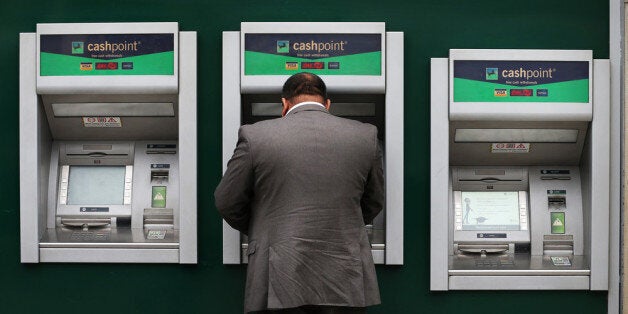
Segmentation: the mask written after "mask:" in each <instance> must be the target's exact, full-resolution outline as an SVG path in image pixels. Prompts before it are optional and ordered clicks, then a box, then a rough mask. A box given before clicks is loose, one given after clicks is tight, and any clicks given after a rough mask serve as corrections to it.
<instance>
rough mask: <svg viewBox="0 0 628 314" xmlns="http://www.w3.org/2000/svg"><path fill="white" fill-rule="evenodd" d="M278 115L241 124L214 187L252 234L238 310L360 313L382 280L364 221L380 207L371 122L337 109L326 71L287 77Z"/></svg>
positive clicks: (230, 219) (231, 215) (232, 220)
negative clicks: (325, 78)
mask: <svg viewBox="0 0 628 314" xmlns="http://www.w3.org/2000/svg"><path fill="white" fill-rule="evenodd" d="M281 101H282V104H283V112H282V115H283V117H282V118H278V119H273V120H266V121H262V122H258V123H255V124H253V125H244V126H242V127H241V128H240V130H239V134H238V143H237V147H236V149H235V151H234V153H233V157H231V160H230V161H229V164H228V167H227V171H226V172H225V174H224V177H223V178H222V181H221V182H220V184H219V185H218V187H217V188H216V192H215V194H214V196H215V199H216V207H217V208H218V211H219V212H220V213H221V215H222V216H223V217H224V219H225V220H226V221H227V223H229V225H231V226H232V227H233V228H235V229H237V230H239V231H241V232H243V233H244V234H247V235H248V236H249V246H248V252H247V254H248V261H249V265H248V271H247V282H246V291H245V301H244V310H245V312H250V311H263V312H262V313H365V312H366V308H365V307H366V306H369V305H374V304H379V303H380V298H379V288H378V286H377V277H376V274H375V267H374V265H373V257H372V255H371V245H370V244H369V240H368V237H367V234H366V230H365V228H364V225H365V223H368V222H370V221H371V220H372V219H373V218H374V217H375V216H376V215H377V214H378V213H379V212H380V210H382V208H383V206H384V175H383V169H382V166H383V165H382V155H381V149H380V148H379V144H378V140H377V128H376V127H375V126H373V125H370V124H364V123H361V122H357V121H353V120H348V119H343V118H339V117H335V116H333V115H331V114H330V113H329V111H328V110H329V107H330V104H331V102H330V100H329V99H328V98H327V91H326V87H325V83H324V82H323V80H322V79H321V78H320V77H318V76H316V75H314V74H311V73H298V74H295V75H293V76H291V77H290V78H289V79H288V80H287V81H286V83H285V84H284V86H283V90H282V99H281Z"/></svg>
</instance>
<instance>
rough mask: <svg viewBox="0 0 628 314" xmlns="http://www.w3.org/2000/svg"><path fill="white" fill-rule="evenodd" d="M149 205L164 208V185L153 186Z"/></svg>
mask: <svg viewBox="0 0 628 314" xmlns="http://www.w3.org/2000/svg"><path fill="white" fill-rule="evenodd" d="M151 200H152V201H151V205H150V207H153V208H165V207H166V187H165V186H153V193H152V197H151Z"/></svg>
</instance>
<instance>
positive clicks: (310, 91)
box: [281, 72, 331, 115]
mask: <svg viewBox="0 0 628 314" xmlns="http://www.w3.org/2000/svg"><path fill="white" fill-rule="evenodd" d="M305 101H314V102H317V103H321V104H323V105H324V106H325V108H327V110H329V106H330V105H331V101H330V100H329V98H327V87H326V86H325V82H323V80H322V79H321V78H320V77H318V76H317V75H316V74H312V73H308V72H301V73H297V74H295V75H293V76H291V77H290V78H289V79H288V80H287V81H286V83H284V84H283V89H282V91H281V103H282V104H283V112H282V115H286V113H287V112H288V110H290V108H292V107H293V106H294V105H296V104H299V103H302V102H305Z"/></svg>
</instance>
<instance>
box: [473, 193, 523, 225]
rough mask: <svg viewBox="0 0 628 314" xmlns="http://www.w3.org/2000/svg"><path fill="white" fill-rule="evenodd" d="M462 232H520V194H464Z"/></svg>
mask: <svg viewBox="0 0 628 314" xmlns="http://www.w3.org/2000/svg"><path fill="white" fill-rule="evenodd" d="M461 201H462V202H461V205H462V230H488V231H490V230H519V229H520V225H519V192H462V193H461Z"/></svg>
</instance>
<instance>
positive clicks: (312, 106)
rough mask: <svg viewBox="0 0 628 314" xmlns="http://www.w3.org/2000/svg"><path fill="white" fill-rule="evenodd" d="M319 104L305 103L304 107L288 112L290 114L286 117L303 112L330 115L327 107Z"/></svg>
mask: <svg viewBox="0 0 628 314" xmlns="http://www.w3.org/2000/svg"><path fill="white" fill-rule="evenodd" d="M317 104H318V103H314V102H311V103H305V104H303V105H302V106H299V107H298V108H294V109H293V110H291V111H290V112H288V114H286V117H287V116H290V115H293V114H295V113H298V112H302V111H321V112H326V113H329V112H328V111H327V109H325V107H323V106H322V104H318V105H317ZM297 105H298V104H297Z"/></svg>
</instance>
